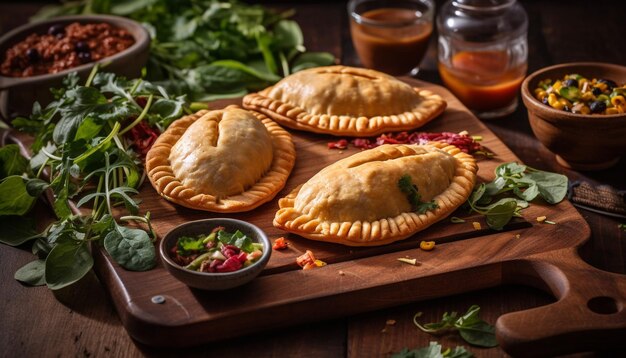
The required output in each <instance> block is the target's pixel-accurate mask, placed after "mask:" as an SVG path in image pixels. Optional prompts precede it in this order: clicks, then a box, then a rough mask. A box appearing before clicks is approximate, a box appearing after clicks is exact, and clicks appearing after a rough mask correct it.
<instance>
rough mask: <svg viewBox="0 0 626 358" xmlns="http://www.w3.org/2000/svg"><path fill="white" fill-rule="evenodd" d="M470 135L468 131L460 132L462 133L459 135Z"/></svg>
mask: <svg viewBox="0 0 626 358" xmlns="http://www.w3.org/2000/svg"><path fill="white" fill-rule="evenodd" d="M468 134H469V132H468V131H460V132H459V135H468Z"/></svg>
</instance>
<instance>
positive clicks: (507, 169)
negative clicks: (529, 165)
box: [496, 162, 526, 177]
mask: <svg viewBox="0 0 626 358" xmlns="http://www.w3.org/2000/svg"><path fill="white" fill-rule="evenodd" d="M525 171H526V166H525V165H521V164H517V163H515V162H510V163H504V164H500V165H498V167H497V168H496V176H500V177H508V176H512V175H515V174H523V173H524V172H525Z"/></svg>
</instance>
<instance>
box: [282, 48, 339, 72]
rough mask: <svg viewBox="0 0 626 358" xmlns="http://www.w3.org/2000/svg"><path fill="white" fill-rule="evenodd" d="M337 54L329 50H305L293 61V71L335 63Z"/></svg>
mask: <svg viewBox="0 0 626 358" xmlns="http://www.w3.org/2000/svg"><path fill="white" fill-rule="evenodd" d="M334 62H335V56H333V55H332V54H330V53H328V52H305V53H303V54H300V55H299V56H298V57H296V59H295V60H294V62H293V66H292V68H291V71H292V72H298V71H302V70H306V69H307V68H313V67H319V66H330V65H332V64H334Z"/></svg>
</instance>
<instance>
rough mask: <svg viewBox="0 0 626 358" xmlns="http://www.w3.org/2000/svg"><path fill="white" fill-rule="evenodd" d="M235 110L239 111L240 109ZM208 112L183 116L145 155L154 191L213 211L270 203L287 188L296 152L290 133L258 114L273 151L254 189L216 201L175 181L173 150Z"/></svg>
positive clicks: (236, 210)
mask: <svg viewBox="0 0 626 358" xmlns="http://www.w3.org/2000/svg"><path fill="white" fill-rule="evenodd" d="M233 107H236V108H239V107H238V106H233ZM227 108H229V107H227ZM209 112H210V111H207V110H201V111H199V112H197V113H194V114H190V115H187V116H184V117H182V118H180V119H178V120H177V121H175V122H174V123H172V124H171V125H170V127H169V128H168V129H167V130H166V131H165V132H163V134H161V135H160V136H159V138H157V140H156V142H155V143H154V145H153V146H152V148H151V149H150V151H149V152H148V155H147V156H146V173H147V176H148V179H149V180H150V183H151V184H152V186H153V187H154V189H155V190H156V191H157V193H159V195H161V196H162V197H164V198H165V199H167V200H169V201H171V202H174V203H176V204H179V205H182V206H185V207H188V208H191V209H197V210H205V211H212V212H222V213H231V212H242V211H249V210H252V209H254V208H256V207H258V206H260V205H262V204H264V203H266V202H268V201H271V200H272V199H273V198H274V197H275V196H276V194H278V192H279V191H280V190H281V189H282V188H283V187H284V186H285V183H286V182H287V178H288V177H289V175H290V174H291V170H292V169H293V167H294V165H295V161H296V150H295V145H294V144H293V141H292V139H291V134H289V132H287V131H286V130H284V129H283V128H281V127H280V126H279V125H278V124H277V123H275V122H274V121H272V120H271V119H270V118H268V117H267V116H265V115H264V114H262V113H259V112H254V111H250V113H252V114H253V115H254V116H255V117H257V118H258V119H260V120H261V122H262V123H263V124H264V125H265V128H267V130H268V132H269V134H270V137H271V139H272V143H273V146H274V150H273V158H272V164H271V165H270V168H269V170H268V171H267V172H266V173H265V174H264V175H263V177H261V178H260V180H259V181H257V182H256V183H255V184H254V185H253V186H252V187H250V188H249V189H248V190H246V191H244V192H243V193H241V194H238V195H233V196H229V197H226V198H222V199H221V200H219V201H217V200H216V198H215V196H213V195H210V194H203V193H198V192H196V191H195V189H193V188H189V187H186V186H185V185H183V184H182V183H181V181H180V180H178V179H177V178H176V176H175V175H174V172H173V170H172V167H171V165H170V163H169V155H170V152H171V149H172V147H173V146H174V145H175V144H176V142H177V141H178V140H179V139H180V137H181V136H182V135H183V134H184V133H185V131H186V130H187V128H189V126H190V125H191V124H192V123H194V122H195V121H196V120H198V119H199V118H201V117H202V116H204V115H206V114H208V113H209Z"/></svg>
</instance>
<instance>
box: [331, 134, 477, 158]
mask: <svg viewBox="0 0 626 358" xmlns="http://www.w3.org/2000/svg"><path fill="white" fill-rule="evenodd" d="M434 141H436V142H443V143H448V144H452V145H454V146H456V147H458V148H459V149H460V150H461V151H463V152H465V153H470V154H472V153H475V152H477V151H481V150H483V148H482V146H481V145H480V144H479V143H478V142H476V141H475V140H474V139H473V138H472V137H470V136H468V135H465V134H458V133H452V132H441V133H427V132H413V133H408V132H399V133H387V134H382V135H380V136H379V137H377V138H374V139H368V138H355V139H353V140H352V141H351V143H352V145H353V146H354V147H355V148H360V149H371V148H375V147H378V146H380V145H383V144H426V143H428V142H434ZM347 142H348V141H347V140H346V139H340V140H338V141H336V142H330V143H328V148H329V149H345V148H346V147H347Z"/></svg>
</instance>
